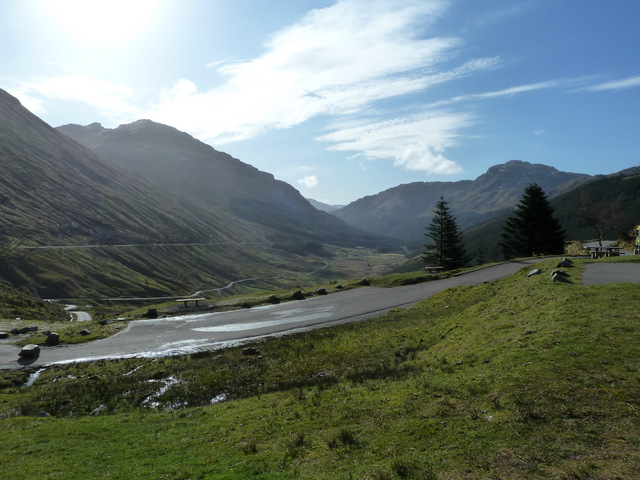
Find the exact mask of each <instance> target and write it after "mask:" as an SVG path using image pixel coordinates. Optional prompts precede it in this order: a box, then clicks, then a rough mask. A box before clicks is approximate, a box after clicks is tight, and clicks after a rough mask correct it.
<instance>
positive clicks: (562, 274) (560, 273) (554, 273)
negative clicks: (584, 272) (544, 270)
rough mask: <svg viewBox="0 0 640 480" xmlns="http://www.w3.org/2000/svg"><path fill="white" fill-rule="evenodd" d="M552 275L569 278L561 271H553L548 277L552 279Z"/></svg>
mask: <svg viewBox="0 0 640 480" xmlns="http://www.w3.org/2000/svg"><path fill="white" fill-rule="evenodd" d="M554 275H561V276H563V277H569V276H570V275H569V274H568V273H566V272H563V271H562V270H554V271H552V272H551V275H550V276H552V277H553V276H554Z"/></svg>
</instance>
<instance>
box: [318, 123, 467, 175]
mask: <svg viewBox="0 0 640 480" xmlns="http://www.w3.org/2000/svg"><path fill="white" fill-rule="evenodd" d="M473 122H474V117H473V116H472V115H471V114H466V113H454V112H446V111H439V112H431V113H429V114H419V115H413V116H410V117H406V118H401V119H396V120H391V121H385V122H379V123H373V124H363V125H361V126H353V127H347V128H343V129H340V130H336V131H334V132H332V133H329V134H327V135H323V136H321V137H319V138H318V139H317V140H319V141H324V142H334V143H335V145H333V146H331V147H329V148H330V149H332V150H347V151H348V150H353V151H357V152H361V153H360V155H362V156H364V157H366V158H368V159H387V158H392V159H393V160H394V164H395V165H396V166H399V167H402V168H405V169H406V170H420V171H425V172H428V173H438V174H452V173H458V172H461V171H462V167H461V166H460V165H459V164H458V163H456V162H454V161H452V160H449V159H448V158H446V157H445V155H444V151H445V149H446V148H448V147H452V146H454V145H456V143H457V140H456V139H457V137H458V136H459V135H460V133H459V132H460V130H461V129H463V128H465V127H468V126H470V125H471V124H472V123H473Z"/></svg>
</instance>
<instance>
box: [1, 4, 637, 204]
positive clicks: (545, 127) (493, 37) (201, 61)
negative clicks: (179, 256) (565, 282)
mask: <svg viewBox="0 0 640 480" xmlns="http://www.w3.org/2000/svg"><path fill="white" fill-rule="evenodd" d="M638 25H640V2H638V1H636V0H610V1H603V0H602V1H601V0H562V1H549V0H519V1H513V0H482V1H478V0H337V1H329V0H233V1H230V0H0V59H1V61H0V88H2V89H4V90H6V91H8V92H9V93H10V94H12V95H14V96H15V97H17V98H18V99H19V100H20V101H21V102H22V104H23V105H24V106H25V107H27V108H28V109H29V110H30V111H31V112H33V113H34V114H36V115H37V116H39V117H40V118H42V119H43V120H44V121H45V122H47V123H48V124H50V125H51V126H54V127H55V126H60V125H65V124H69V123H75V124H80V125H88V124H90V123H93V122H99V123H101V124H102V125H103V126H104V127H106V128H115V127H117V126H118V125H121V124H125V123H130V122H133V121H136V120H138V119H151V120H154V121H157V122H160V123H164V124H167V125H171V126H173V127H176V128H177V129H179V130H182V131H185V132H187V133H189V134H191V135H192V136H194V137H195V138H197V139H199V140H201V141H203V142H205V143H208V144H209V145H211V146H212V147H214V148H215V149H217V150H220V151H223V152H226V153H229V154H231V155H232V156H234V157H236V158H238V159H240V160H242V161H243V162H245V163H248V164H250V165H253V166H255V167H256V168H259V169H260V170H263V171H266V172H269V173H272V174H273V175H274V176H275V177H276V178H277V179H279V180H283V181H285V182H287V183H289V184H291V185H292V186H294V187H295V188H297V189H298V190H299V191H300V192H301V193H302V195H304V196H305V197H307V198H314V199H316V200H319V201H322V202H325V203H328V204H333V205H344V204H348V203H350V202H352V201H355V200H357V199H358V198H361V197H364V196H367V195H375V194H376V193H379V192H382V191H384V190H387V189H389V188H392V187H394V186H397V185H400V184H406V183H411V182H424V181H429V182H431V181H446V182H450V181H457V180H467V179H468V180H472V179H475V178H477V177H478V176H479V175H481V174H483V173H484V172H486V170H487V169H488V168H490V167H491V166H493V165H496V164H501V163H505V162H507V161H509V160H524V161H527V162H530V163H542V164H545V165H550V166H553V167H555V168H557V169H559V170H562V171H568V172H578V173H586V174H590V175H595V174H609V173H614V172H617V171H620V170H622V169H625V168H629V167H633V166H638V165H640V155H639V152H640V28H638ZM176 161H179V159H176Z"/></svg>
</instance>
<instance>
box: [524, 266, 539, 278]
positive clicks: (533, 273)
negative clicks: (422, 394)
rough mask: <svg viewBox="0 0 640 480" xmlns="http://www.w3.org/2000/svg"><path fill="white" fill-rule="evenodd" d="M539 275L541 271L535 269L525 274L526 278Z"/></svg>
mask: <svg viewBox="0 0 640 480" xmlns="http://www.w3.org/2000/svg"><path fill="white" fill-rule="evenodd" d="M541 273H542V270H540V269H539V268H535V269H533V270H531V271H530V272H529V273H528V274H527V277H533V276H534V275H540V274H541Z"/></svg>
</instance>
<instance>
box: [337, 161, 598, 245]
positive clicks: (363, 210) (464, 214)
mask: <svg viewBox="0 0 640 480" xmlns="http://www.w3.org/2000/svg"><path fill="white" fill-rule="evenodd" d="M589 180H590V177H589V176H588V175H584V174H579V173H567V172H561V171H558V170H556V169H555V168H553V167H549V166H546V165H540V164H531V163H528V162H523V161H518V160H512V161H510V162H507V163H505V164H502V165H495V166H493V167H491V168H490V169H489V170H487V172H486V173H484V174H483V175H480V176H479V177H478V178H476V179H475V180H463V181H458V182H415V183H410V184H406V185H399V186H397V187H394V188H391V189H389V190H385V191H384V192H381V193H378V194H377V195H372V196H368V197H364V198H361V199H359V200H357V201H355V202H353V203H351V204H349V205H347V206H346V207H344V208H341V209H339V210H336V211H335V212H332V214H334V215H336V216H337V217H339V218H341V219H343V220H345V221H346V222H348V223H350V224H352V225H355V226H358V227H360V228H363V229H366V230H368V231H371V232H374V233H383V232H384V233H386V234H387V235H393V236H394V237H395V238H398V239H400V240H402V241H404V242H406V243H408V244H413V245H414V246H416V245H421V243H424V232H425V227H427V226H428V225H429V223H430V221H431V218H432V216H433V214H432V210H433V206H434V205H435V203H436V202H437V201H438V199H439V198H440V197H441V196H444V197H445V200H447V201H448V202H449V205H450V207H451V210H452V212H453V214H454V215H455V216H456V218H457V220H458V224H459V226H460V227H461V228H462V229H465V228H468V227H470V226H472V225H475V224H479V223H482V222H484V221H487V220H489V219H490V218H491V217H494V216H496V215H499V214H500V213H502V212H505V211H510V210H511V209H512V208H513V207H514V206H515V204H516V203H517V201H518V200H519V198H520V197H521V195H522V191H523V190H524V188H525V187H526V186H527V185H529V184H530V183H537V184H538V185H540V186H541V187H542V188H543V189H544V190H545V192H546V193H547V195H548V196H550V197H553V196H556V195H558V194H560V193H563V192H566V191H569V190H571V189H573V188H575V187H577V186H578V185H580V184H582V183H584V182H587V181H589Z"/></svg>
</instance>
